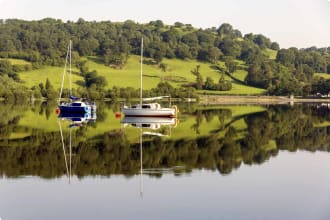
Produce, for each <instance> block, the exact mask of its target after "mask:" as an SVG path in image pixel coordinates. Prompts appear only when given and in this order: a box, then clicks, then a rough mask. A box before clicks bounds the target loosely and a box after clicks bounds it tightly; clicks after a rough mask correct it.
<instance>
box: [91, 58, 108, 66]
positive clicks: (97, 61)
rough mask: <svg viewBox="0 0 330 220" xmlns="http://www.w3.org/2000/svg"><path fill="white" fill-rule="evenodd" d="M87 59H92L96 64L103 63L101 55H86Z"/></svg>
mask: <svg viewBox="0 0 330 220" xmlns="http://www.w3.org/2000/svg"><path fill="white" fill-rule="evenodd" d="M87 59H88V60H90V61H93V62H95V63H97V64H103V65H104V61H103V58H102V57H87Z"/></svg>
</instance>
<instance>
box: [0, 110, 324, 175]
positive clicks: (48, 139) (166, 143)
mask: <svg viewBox="0 0 330 220" xmlns="http://www.w3.org/2000/svg"><path fill="white" fill-rule="evenodd" d="M8 108H9V109H6V112H7V110H9V112H10V108H11V107H8ZM190 114H191V113H190ZM195 116H196V120H195V124H194V129H196V132H197V131H198V129H200V125H201V124H202V123H209V122H210V121H212V119H213V118H215V117H217V118H219V121H220V124H219V128H218V129H217V130H215V131H213V132H211V133H210V134H208V135H205V136H199V137H198V138H196V139H189V138H179V139H169V138H161V137H149V138H147V139H146V140H144V144H143V165H144V166H145V167H148V168H153V167H154V168H156V167H157V168H169V167H176V166H184V167H185V169H184V170H183V171H180V172H191V171H192V170H193V169H209V170H217V171H218V172H220V173H221V174H230V173H231V172H232V171H233V170H235V169H237V168H238V167H240V165H241V164H242V163H244V164H249V165H252V164H262V163H264V162H265V161H267V160H269V159H270V158H271V157H274V156H277V155H278V154H279V152H280V151H282V150H287V151H293V152H294V151H297V150H306V151H311V152H314V151H330V144H329V143H330V135H329V134H330V127H329V126H327V124H325V125H322V126H316V125H319V124H320V123H324V122H330V110H329V109H328V108H326V107H318V106H311V105H309V106H307V105H301V106H294V107H290V106H270V107H268V108H267V110H266V111H264V112H260V113H255V114H250V115H243V116H240V117H239V118H235V117H233V116H232V112H231V111H230V110H228V109H216V110H206V111H204V110H196V111H195ZM17 117H18V116H17V115H15V114H12V115H8V117H6V119H1V120H0V129H1V137H0V138H1V140H0V172H1V174H2V175H5V176H8V177H18V176H21V175H36V176H41V177H43V178H54V177H59V176H62V175H65V172H66V167H65V164H64V162H63V161H64V158H63V152H62V148H61V147H60V146H61V139H60V135H59V133H58V132H43V131H34V132H33V133H32V135H31V136H29V137H26V138H24V139H9V138H8V137H9V134H10V132H11V131H12V130H15V129H18V126H17V121H18V119H19V117H18V118H17ZM104 118H105V116H104ZM242 118H243V119H244V122H245V123H246V125H247V127H246V129H245V130H244V135H242V133H241V131H240V130H238V129H237V128H235V126H233V121H237V120H238V119H242ZM5 124H8V125H5ZM173 132H175V131H173ZM187 132H191V131H187ZM220 134H223V135H220ZM72 138H73V139H74V140H75V141H74V143H73V146H72V153H73V154H74V155H75V156H74V163H73V167H72V172H73V174H74V175H77V176H78V177H79V178H82V177H84V176H87V175H92V176H93V175H102V176H110V175H114V174H123V175H126V176H128V177H129V176H132V175H134V174H137V173H139V169H140V159H139V157H140V154H139V144H138V143H135V142H132V141H130V139H129V138H128V136H127V134H126V133H125V132H123V130H122V129H116V130H111V131H109V132H106V133H105V134H103V135H101V136H97V137H96V138H87V137H86V127H81V128H78V129H75V130H73V131H72ZM150 175H152V174H150ZM157 175H158V176H160V175H159V174H157Z"/></svg>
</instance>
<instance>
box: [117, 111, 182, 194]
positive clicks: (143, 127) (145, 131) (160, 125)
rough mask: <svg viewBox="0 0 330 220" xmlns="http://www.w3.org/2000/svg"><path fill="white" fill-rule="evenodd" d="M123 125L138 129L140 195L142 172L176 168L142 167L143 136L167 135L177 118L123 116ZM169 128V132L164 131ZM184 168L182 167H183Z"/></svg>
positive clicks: (165, 170)
mask: <svg viewBox="0 0 330 220" xmlns="http://www.w3.org/2000/svg"><path fill="white" fill-rule="evenodd" d="M121 123H122V124H123V125H124V127H127V126H133V127H135V128H136V129H138V130H139V145H140V148H139V150H140V196H143V174H151V175H160V174H163V173H165V172H166V173H169V172H171V171H175V170H178V169H179V167H175V169H174V168H165V169H164V168H147V169H146V168H143V137H144V136H147V137H155V136H157V137H169V136H171V131H172V129H173V128H175V127H176V126H177V123H178V119H177V118H168V117H124V119H123V120H122V122H121ZM167 128H168V129H169V131H170V132H169V134H167V133H166V132H164V131H166V130H167ZM183 168H184V167H183Z"/></svg>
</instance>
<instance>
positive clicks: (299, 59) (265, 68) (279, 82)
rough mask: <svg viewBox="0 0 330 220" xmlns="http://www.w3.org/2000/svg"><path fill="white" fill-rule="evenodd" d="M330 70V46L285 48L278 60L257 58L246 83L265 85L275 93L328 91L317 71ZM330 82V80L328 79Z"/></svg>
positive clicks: (327, 71) (271, 92)
mask: <svg viewBox="0 0 330 220" xmlns="http://www.w3.org/2000/svg"><path fill="white" fill-rule="evenodd" d="M316 72H318V73H330V48H322V49H318V48H315V47H312V48H308V49H300V50H299V49H297V48H289V49H281V50H279V51H278V53H277V56H276V59H275V60H269V59H265V58H259V59H255V60H253V61H252V62H251V63H250V66H249V69H248V75H247V78H246V83H247V84H249V85H254V86H257V87H261V88H265V89H267V90H268V93H269V94H273V95H290V94H294V95H303V96H308V95H311V94H316V93H322V94H328V93H329V92H330V90H329V87H327V88H322V86H320V85H319V84H320V81H322V80H323V81H324V80H325V79H315V78H314V77H313V75H314V73H316ZM328 83H329V82H328Z"/></svg>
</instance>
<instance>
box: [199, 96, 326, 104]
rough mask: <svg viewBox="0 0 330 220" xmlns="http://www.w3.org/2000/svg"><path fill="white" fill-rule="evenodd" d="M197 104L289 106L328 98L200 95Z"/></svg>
mask: <svg viewBox="0 0 330 220" xmlns="http://www.w3.org/2000/svg"><path fill="white" fill-rule="evenodd" d="M199 97H200V101H199V104H202V105H217V104H277V105H278V104H290V105H293V104H294V103H329V104H330V98H326V99H323V98H316V99H313V98H300V97H287V96H252V95H251V96H226V95H224V96H222V95H200V96H199Z"/></svg>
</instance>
